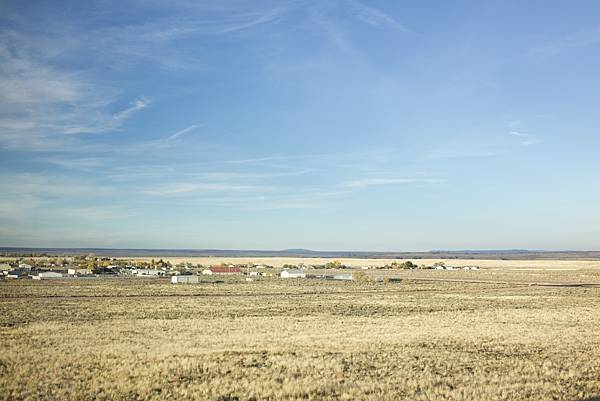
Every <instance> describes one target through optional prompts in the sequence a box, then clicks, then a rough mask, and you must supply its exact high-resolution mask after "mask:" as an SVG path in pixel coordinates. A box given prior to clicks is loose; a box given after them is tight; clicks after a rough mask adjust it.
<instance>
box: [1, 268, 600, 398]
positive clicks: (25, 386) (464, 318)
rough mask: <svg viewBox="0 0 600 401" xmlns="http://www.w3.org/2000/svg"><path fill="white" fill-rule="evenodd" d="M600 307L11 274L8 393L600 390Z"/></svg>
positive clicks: (418, 286)
mask: <svg viewBox="0 0 600 401" xmlns="http://www.w3.org/2000/svg"><path fill="white" fill-rule="evenodd" d="M410 273H412V272H407V274H410ZM443 273H449V274H450V273H461V274H467V273H469V274H471V273H472V274H473V275H480V274H483V276H479V277H483V278H485V274H490V273H491V272H485V271H476V272H427V273H426V274H443ZM567 273H568V272H561V273H560V274H561V277H560V279H561V280H564V278H565V277H567V276H566V275H567ZM587 273H589V274H590V275H591V277H592V278H597V277H598V276H597V272H596V271H595V270H590V271H588V272H587ZM373 274H375V273H373ZM377 274H379V272H377ZM401 274H404V273H401ZM528 274H529V273H528V272H510V273H508V272H507V273H506V274H505V278H509V279H511V280H513V281H515V282H521V281H527V280H530V279H531V277H529V276H528ZM546 274H547V275H552V274H554V273H553V272H547V273H546ZM562 274H564V275H565V276H562ZM573 274H578V273H573V272H571V276H572V275H573ZM203 279H206V278H203ZM534 279H535V280H538V279H543V280H545V281H548V280H550V279H551V277H548V276H546V275H544V274H542V273H540V274H539V276H535V277H534ZM575 281H577V280H575ZM599 307H600V289H599V288H563V287H539V286H523V285H515V284H495V283H455V282H427V281H423V282H421V281H414V280H405V281H403V282H400V283H388V284H385V283H364V284H358V283H352V282H331V281H319V280H289V281H286V280H276V279H272V280H262V281H257V282H252V283H246V282H242V281H240V279H239V278H228V279H226V280H225V282H223V283H214V282H212V283H211V282H207V283H201V284H198V285H171V284H169V283H168V282H167V281H166V280H163V279H150V280H144V279H137V280H135V279H111V280H62V281H43V282H35V283H34V282H32V281H20V282H4V283H0V336H1V339H2V341H1V343H0V344H1V345H0V399H3V400H34V399H59V400H60V399H65V400H96V399H100V400H102V399H104V400H115V399H116V400H137V399H147V400H162V399H184V400H187V399H189V400H192V399H193V400H221V401H223V400H263V399H264V400H334V399H339V400H378V401H381V400H398V399H405V400H434V399H435V400H586V399H588V400H593V399H597V398H594V397H599V396H600V362H599V361H600V335H599V334H598V327H600V312H599Z"/></svg>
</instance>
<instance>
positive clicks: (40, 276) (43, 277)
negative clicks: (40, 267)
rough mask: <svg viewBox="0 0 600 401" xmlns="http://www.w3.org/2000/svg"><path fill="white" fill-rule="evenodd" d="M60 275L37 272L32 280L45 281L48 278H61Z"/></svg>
mask: <svg viewBox="0 0 600 401" xmlns="http://www.w3.org/2000/svg"><path fill="white" fill-rule="evenodd" d="M62 276H63V275H62V273H57V272H39V273H38V275H37V276H33V279H34V280H46V279H49V278H61V277H62Z"/></svg>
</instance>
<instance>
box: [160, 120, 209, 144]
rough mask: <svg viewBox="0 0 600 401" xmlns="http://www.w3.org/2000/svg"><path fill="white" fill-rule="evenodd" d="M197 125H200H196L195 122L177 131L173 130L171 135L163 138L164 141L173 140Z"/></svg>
mask: <svg viewBox="0 0 600 401" xmlns="http://www.w3.org/2000/svg"><path fill="white" fill-rule="evenodd" d="M199 127H201V126H200V125H197V124H192V125H190V126H189V127H186V128H184V129H182V130H179V131H177V132H175V133H174V134H173V135H169V136H168V137H166V138H165V141H166V142H170V141H173V140H175V139H177V138H179V137H180V136H181V135H185V134H187V133H188V132H191V131H193V130H195V129H196V128H199Z"/></svg>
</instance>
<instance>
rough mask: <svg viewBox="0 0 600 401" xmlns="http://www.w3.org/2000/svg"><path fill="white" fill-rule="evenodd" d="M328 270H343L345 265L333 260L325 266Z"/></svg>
mask: <svg viewBox="0 0 600 401" xmlns="http://www.w3.org/2000/svg"><path fill="white" fill-rule="evenodd" d="M325 268H326V269H343V268H344V265H342V262H340V261H339V260H333V261H331V262H327V263H326V264H325Z"/></svg>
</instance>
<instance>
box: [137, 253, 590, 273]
mask: <svg viewBox="0 0 600 401" xmlns="http://www.w3.org/2000/svg"><path fill="white" fill-rule="evenodd" d="M161 258H162V259H163V260H165V261H167V260H168V261H170V262H171V263H173V264H177V263H182V262H188V263H194V264H201V265H204V266H211V265H220V264H223V263H233V264H246V263H254V264H257V265H259V264H265V265H270V266H275V267H281V266H283V265H284V264H290V265H297V264H299V263H304V264H305V265H324V264H326V263H327V262H330V261H332V260H339V261H341V262H342V264H344V265H346V266H349V267H361V266H385V265H389V264H391V263H392V262H398V261H402V260H398V259H367V258H295V257H281V258H280V257H195V256H190V257H164V256H156V257H154V259H156V260H158V259H161ZM127 259H132V260H143V261H150V260H152V259H153V258H152V257H151V256H148V257H134V258H127ZM411 260H412V261H413V262H414V263H415V264H417V265H421V264H424V265H429V266H431V265H433V264H434V263H435V262H445V263H446V264H447V265H450V266H471V265H477V266H480V267H482V268H486V269H569V270H572V269H600V260H487V259H411Z"/></svg>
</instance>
